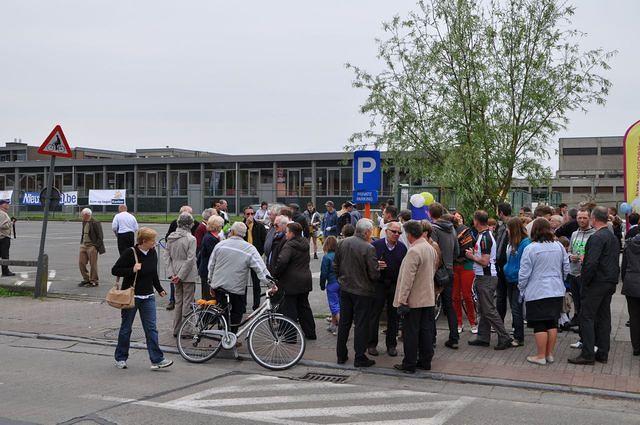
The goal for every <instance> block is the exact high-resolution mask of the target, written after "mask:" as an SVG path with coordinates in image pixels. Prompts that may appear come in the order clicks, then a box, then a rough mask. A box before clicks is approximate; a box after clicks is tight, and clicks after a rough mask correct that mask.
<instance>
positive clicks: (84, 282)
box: [78, 280, 89, 287]
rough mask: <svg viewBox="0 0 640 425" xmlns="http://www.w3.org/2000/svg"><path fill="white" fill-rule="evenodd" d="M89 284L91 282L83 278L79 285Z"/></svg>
mask: <svg viewBox="0 0 640 425" xmlns="http://www.w3.org/2000/svg"><path fill="white" fill-rule="evenodd" d="M88 284H89V282H87V281H86V280H83V281H82V282H80V283H78V286H80V287H82V286H87V285H88Z"/></svg>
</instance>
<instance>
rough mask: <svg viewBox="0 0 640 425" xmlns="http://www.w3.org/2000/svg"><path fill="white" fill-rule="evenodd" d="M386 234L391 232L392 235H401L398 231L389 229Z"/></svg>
mask: <svg viewBox="0 0 640 425" xmlns="http://www.w3.org/2000/svg"><path fill="white" fill-rule="evenodd" d="M387 232H391V233H393V234H394V235H401V234H402V232H401V231H400V230H391V229H387Z"/></svg>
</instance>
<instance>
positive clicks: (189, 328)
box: [177, 310, 227, 363]
mask: <svg viewBox="0 0 640 425" xmlns="http://www.w3.org/2000/svg"><path fill="white" fill-rule="evenodd" d="M226 327H227V322H226V320H225V318H224V316H223V315H222V314H220V313H219V312H213V311H206V310H205V311H201V310H196V311H194V312H193V313H191V314H189V315H188V316H187V317H185V319H184V322H182V325H181V326H180V330H179V331H178V338H177V345H178V351H179V352H180V355H181V356H182V357H183V358H184V359H185V360H187V361H189V362H192V363H203V362H206V361H207V360H209V359H211V358H213V357H214V356H215V355H216V354H218V351H220V348H221V347H222V338H223V335H224V332H223V331H224V330H225V329H226ZM207 331H221V332H219V333H209V332H207Z"/></svg>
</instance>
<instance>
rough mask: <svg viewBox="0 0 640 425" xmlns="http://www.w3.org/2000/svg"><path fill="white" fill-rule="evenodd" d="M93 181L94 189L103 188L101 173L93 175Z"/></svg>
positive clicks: (102, 175)
mask: <svg viewBox="0 0 640 425" xmlns="http://www.w3.org/2000/svg"><path fill="white" fill-rule="evenodd" d="M93 179H94V185H95V186H94V189H103V188H104V174H103V173H95V174H94V175H93Z"/></svg>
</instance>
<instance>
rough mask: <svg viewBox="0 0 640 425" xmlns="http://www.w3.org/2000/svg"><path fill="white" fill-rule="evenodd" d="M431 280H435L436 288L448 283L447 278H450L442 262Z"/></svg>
mask: <svg viewBox="0 0 640 425" xmlns="http://www.w3.org/2000/svg"><path fill="white" fill-rule="evenodd" d="M433 280H434V282H435V286H436V288H444V287H445V286H446V285H448V284H449V280H450V276H449V270H447V268H446V267H445V266H444V264H443V265H441V266H440V267H438V270H436V275H435V276H434V278H433Z"/></svg>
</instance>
